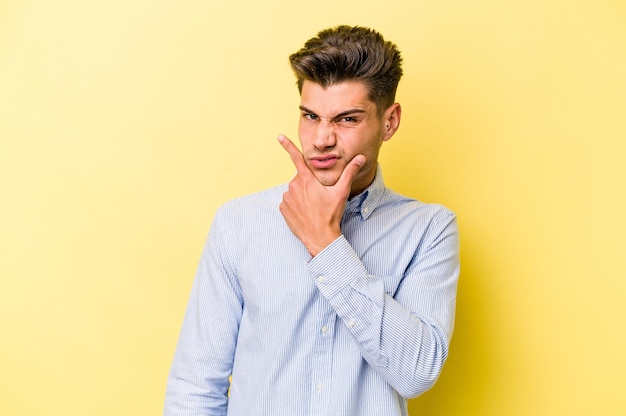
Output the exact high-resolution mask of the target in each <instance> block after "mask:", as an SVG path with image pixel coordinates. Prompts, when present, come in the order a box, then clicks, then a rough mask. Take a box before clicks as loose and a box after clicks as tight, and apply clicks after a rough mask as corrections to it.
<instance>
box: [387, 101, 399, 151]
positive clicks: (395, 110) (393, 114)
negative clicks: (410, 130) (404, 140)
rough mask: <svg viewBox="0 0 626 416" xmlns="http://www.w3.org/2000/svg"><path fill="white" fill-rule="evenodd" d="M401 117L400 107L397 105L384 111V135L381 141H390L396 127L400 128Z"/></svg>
mask: <svg viewBox="0 0 626 416" xmlns="http://www.w3.org/2000/svg"><path fill="white" fill-rule="evenodd" d="M401 117H402V107H401V106H400V104H399V103H394V104H392V105H391V106H389V108H388V109H386V110H385V113H384V114H383V123H384V128H383V131H384V135H383V141H384V142H386V141H387V140H389V139H391V137H392V136H393V135H394V133H395V132H396V130H398V127H400V118H401Z"/></svg>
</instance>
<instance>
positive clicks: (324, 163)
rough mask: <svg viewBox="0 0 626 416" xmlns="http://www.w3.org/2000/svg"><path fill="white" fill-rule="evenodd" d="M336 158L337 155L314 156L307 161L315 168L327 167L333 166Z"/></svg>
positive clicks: (337, 158)
mask: <svg viewBox="0 0 626 416" xmlns="http://www.w3.org/2000/svg"><path fill="white" fill-rule="evenodd" d="M338 160H339V157H338V156H335V155H325V156H315V157H311V158H309V163H310V164H311V166H312V167H314V168H315V169H329V168H332V167H333V166H335V164H336V163H337V161H338Z"/></svg>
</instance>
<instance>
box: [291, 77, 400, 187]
mask: <svg viewBox="0 0 626 416" xmlns="http://www.w3.org/2000/svg"><path fill="white" fill-rule="evenodd" d="M300 96H301V103H300V124H299V129H298V134H299V136H300V144H301V146H302V153H303V154H304V159H305V161H306V163H307V165H308V166H309V168H310V169H311V171H312V172H313V174H314V175H315V177H316V178H317V180H318V181H320V183H322V184H323V185H326V186H331V185H334V184H335V183H336V182H337V181H338V180H339V177H340V176H341V174H342V172H343V170H344V168H345V167H346V165H347V164H348V163H349V162H350V160H352V158H353V157H354V156H356V155H359V154H362V155H364V156H365V157H366V158H367V161H366V162H365V165H363V167H362V168H361V170H360V171H359V173H358V174H357V175H356V176H355V178H354V181H353V182H352V188H351V191H350V195H351V196H353V195H356V194H358V193H360V192H361V191H363V190H364V189H365V188H367V186H369V185H370V184H371V183H372V181H373V180H374V176H375V174H376V166H377V160H378V151H379V150H380V146H381V145H382V142H383V141H385V140H388V139H389V138H391V135H392V134H393V131H395V128H393V129H392V130H393V131H392V132H391V133H390V131H389V129H388V128H387V125H388V124H389V122H388V120H389V116H390V114H391V112H392V110H393V108H394V106H396V105H395V104H394V106H392V107H390V108H389V109H387V110H385V112H384V113H383V114H382V115H378V113H377V111H376V110H377V109H376V104H375V103H374V102H372V101H371V100H370V99H369V98H368V91H367V87H366V86H365V84H363V83H362V82H357V81H346V82H341V83H338V84H334V85H331V86H329V87H327V88H323V87H322V86H321V85H319V84H317V83H314V82H311V81H304V84H303V85H302V91H301V94H300ZM398 113H399V106H398ZM398 116H399V114H398Z"/></svg>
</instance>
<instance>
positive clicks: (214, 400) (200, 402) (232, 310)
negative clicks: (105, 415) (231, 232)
mask: <svg viewBox="0 0 626 416" xmlns="http://www.w3.org/2000/svg"><path fill="white" fill-rule="evenodd" d="M227 237H228V234H227V233H226V232H225V230H224V227H223V225H222V223H221V217H220V213H219V211H218V214H217V215H216V218H215V220H214V222H213V226H212V227H211V232H210V233H209V237H208V239H207V243H206V246H205V248H204V251H203V253H202V257H201V260H200V264H199V267H198V271H197V274H196V278H195V281H194V285H193V288H192V292H191V296H190V299H189V303H188V306H187V311H186V314H185V318H184V322H183V326H182V330H181V333H180V337H179V341H178V346H177V348H176V353H175V356H174V361H173V364H172V367H171V370H170V375H169V378H168V382H167V392H166V398H165V408H164V409H165V410H164V414H165V415H166V416H173V415H215V416H218V415H219V416H223V415H226V409H227V404H228V396H227V394H228V388H229V379H228V378H229V376H230V375H231V371H232V365H233V357H234V353H235V346H236V340H237V332H238V327H239V321H240V319H241V314H242V304H243V299H242V295H241V290H240V288H239V286H238V283H237V279H236V278H235V275H236V274H235V270H234V267H233V262H232V258H231V255H230V253H231V252H232V251H233V250H232V247H231V246H232V244H231V243H230V242H229V241H230V240H229V239H228V238H227Z"/></svg>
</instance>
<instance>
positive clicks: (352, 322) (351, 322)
mask: <svg viewBox="0 0 626 416" xmlns="http://www.w3.org/2000/svg"><path fill="white" fill-rule="evenodd" d="M354 325H356V321H355V320H354V319H350V320H349V321H348V326H349V327H350V328H352V327H353V326H354Z"/></svg>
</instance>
